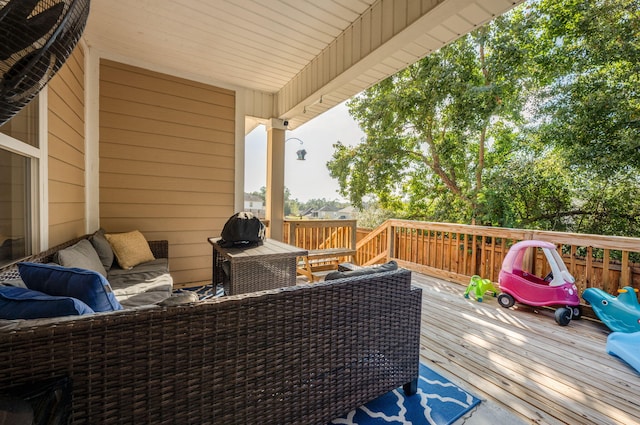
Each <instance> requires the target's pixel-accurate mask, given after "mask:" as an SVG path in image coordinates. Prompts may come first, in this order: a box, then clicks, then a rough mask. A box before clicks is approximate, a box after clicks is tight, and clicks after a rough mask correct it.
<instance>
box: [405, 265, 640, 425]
mask: <svg viewBox="0 0 640 425" xmlns="http://www.w3.org/2000/svg"><path fill="white" fill-rule="evenodd" d="M413 280H414V283H415V284H416V285H417V286H419V287H421V288H422V289H423V304H422V317H423V319H422V341H421V347H422V348H421V357H422V361H423V362H424V363H425V364H427V365H429V366H430V367H433V369H434V370H437V371H438V372H440V373H441V374H442V375H443V376H446V377H447V378H449V379H451V380H452V381H453V382H455V383H457V384H458V385H460V386H461V387H463V388H465V389H467V390H468V391H471V392H473V393H474V394H475V395H477V396H478V397H480V398H481V399H483V400H488V401H490V402H493V403H496V404H497V405H498V406H500V407H502V408H503V409H505V410H506V411H509V412H511V413H513V415H514V416H517V417H519V418H521V419H522V420H524V421H525V422H527V423H536V424H598V425H602V424H625V425H630V424H640V375H639V374H637V373H636V372H635V371H634V370H633V369H632V368H631V367H629V366H627V365H626V364H625V363H623V362H622V361H621V360H619V359H617V358H615V357H613V356H611V355H609V354H607V352H606V349H605V344H606V341H607V335H608V333H609V330H608V328H607V327H606V326H604V325H603V324H602V323H599V322H595V321H591V320H587V319H583V320H577V321H572V322H571V323H570V324H569V325H568V326H566V327H561V326H558V325H557V324H556V322H555V320H554V318H553V313H552V312H551V311H548V310H545V309H533V308H531V307H527V306H523V305H519V304H516V306H515V307H514V308H512V309H505V308H502V307H500V306H499V305H498V302H497V301H496V299H495V298H493V297H491V296H485V297H484V299H483V302H481V303H479V302H476V301H475V299H465V298H464V297H463V293H464V290H465V287H464V286H462V285H459V284H454V283H450V282H446V281H443V280H440V279H437V278H433V277H430V276H426V275H423V274H419V273H415V272H414V274H413ZM494 425H498V424H494Z"/></svg>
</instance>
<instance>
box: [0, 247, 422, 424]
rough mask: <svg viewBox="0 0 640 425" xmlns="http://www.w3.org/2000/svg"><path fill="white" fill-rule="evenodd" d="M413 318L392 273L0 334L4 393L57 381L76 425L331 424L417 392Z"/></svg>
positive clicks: (409, 300)
mask: <svg viewBox="0 0 640 425" xmlns="http://www.w3.org/2000/svg"><path fill="white" fill-rule="evenodd" d="M45 261H46V260H45ZM0 272H1V270H0ZM420 309H421V290H420V289H417V288H413V287H412V286H411V273H410V272H409V271H407V270H397V271H391V272H384V273H377V274H374V275H370V276H359V277H352V278H346V279H337V280H333V281H331V282H324V283H318V284H313V285H301V286H295V287H288V288H282V289H275V290H270V291H263V292H256V293H251V294H244V295H236V296H229V297H221V298H217V299H214V300H209V301H200V302H193V303H189V304H184V305H176V306H157V305H156V306H150V307H137V308H131V309H125V310H121V311H116V312H110V313H96V314H93V315H89V316H77V317H72V316H68V317H63V318H57V319H56V318H53V319H38V320H33V321H31V320H25V321H16V322H14V323H11V324H10V325H6V324H5V326H0V347H1V349H0V364H2V365H3V367H2V368H1V369H0V389H2V390H4V391H0V392H4V394H5V395H7V394H9V395H10V394H11V388H15V386H16V385H19V384H26V383H29V384H32V387H33V386H36V387H37V385H38V383H39V382H44V381H46V380H50V379H51V378H59V377H64V378H66V379H67V380H69V381H70V382H71V388H72V389H71V394H72V397H71V400H72V402H71V407H70V409H71V410H70V411H71V414H70V415H71V423H73V424H105V425H106V424H133V423H135V424H178V423H179V424H221V423H224V424H304V425H308V424H326V423H327V422H328V421H330V420H331V419H333V418H336V417H339V416H341V415H343V414H345V413H347V412H348V411H350V410H352V409H353V408H355V407H357V406H359V405H362V404H364V403H365V402H366V401H369V400H372V399H374V398H376V397H377V396H379V395H381V394H384V393H385V392H387V391H389V390H391V389H393V388H396V387H398V386H401V385H404V386H405V390H408V391H412V390H415V385H416V382H417V376H418V364H419V363H418V362H419V340H420Z"/></svg>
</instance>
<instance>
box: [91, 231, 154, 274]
mask: <svg viewBox="0 0 640 425" xmlns="http://www.w3.org/2000/svg"><path fill="white" fill-rule="evenodd" d="M104 236H105V237H106V238H107V240H108V241H109V244H110V245H111V248H112V249H113V254H114V255H115V256H116V259H117V260H118V264H119V265H120V267H122V268H123V269H130V268H132V267H134V266H137V265H138V264H141V263H146V262H147V261H153V260H155V257H154V256H153V253H152V252H151V248H149V243H148V242H147V240H146V239H145V237H144V235H143V234H142V233H140V232H139V231H138V230H134V231H132V232H127V233H112V234H106V235H104Z"/></svg>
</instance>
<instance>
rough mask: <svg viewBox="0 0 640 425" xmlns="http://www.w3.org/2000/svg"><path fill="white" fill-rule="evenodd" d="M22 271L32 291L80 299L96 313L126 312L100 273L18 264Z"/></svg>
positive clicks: (47, 265) (43, 265)
mask: <svg viewBox="0 0 640 425" xmlns="http://www.w3.org/2000/svg"><path fill="white" fill-rule="evenodd" d="M18 271H19V272H20V277H22V280H23V281H24V283H25V284H26V285H27V287H28V288H30V289H34V290H36V291H40V292H44V293H45V294H49V295H56V296H64V297H73V298H77V299H79V300H80V301H83V302H84V303H85V304H87V305H88V306H89V307H91V308H92V309H93V311H98V312H99V311H115V310H122V306H121V305H120V303H119V302H118V300H117V299H116V297H115V295H113V291H112V290H111V285H109V282H107V279H105V278H104V276H102V275H101V274H100V273H98V272H94V271H91V270H85V269H77V268H69V267H62V266H58V265H53V264H40V263H18Z"/></svg>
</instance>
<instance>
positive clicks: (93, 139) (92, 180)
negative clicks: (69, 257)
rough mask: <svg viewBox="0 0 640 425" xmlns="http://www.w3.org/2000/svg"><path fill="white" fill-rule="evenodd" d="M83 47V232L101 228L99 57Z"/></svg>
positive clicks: (90, 49)
mask: <svg viewBox="0 0 640 425" xmlns="http://www.w3.org/2000/svg"><path fill="white" fill-rule="evenodd" d="M82 45H83V47H84V87H85V94H84V102H85V104H84V111H85V117H84V119H85V123H84V134H85V141H84V149H85V157H84V161H85V172H84V173H85V186H84V187H85V227H86V229H85V232H86V233H93V232H95V231H96V230H98V228H99V227H100V127H99V125H100V123H99V116H100V57H99V55H98V52H96V50H95V49H92V48H90V47H88V46H87V45H86V43H84V42H82Z"/></svg>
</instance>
